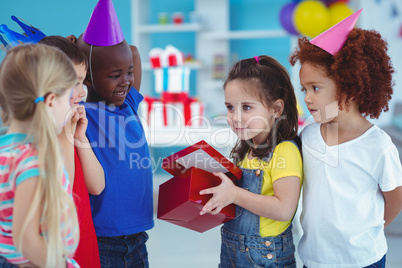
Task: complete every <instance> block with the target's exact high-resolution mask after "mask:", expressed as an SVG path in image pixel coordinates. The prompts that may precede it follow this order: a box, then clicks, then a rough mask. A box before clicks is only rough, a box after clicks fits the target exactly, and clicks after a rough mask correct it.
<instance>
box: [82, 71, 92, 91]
mask: <svg viewBox="0 0 402 268" xmlns="http://www.w3.org/2000/svg"><path fill="white" fill-rule="evenodd" d="M84 85H86V86H87V87H88V88H89V87H92V80H91V75H90V74H89V71H87V75H86V76H85V79H84Z"/></svg>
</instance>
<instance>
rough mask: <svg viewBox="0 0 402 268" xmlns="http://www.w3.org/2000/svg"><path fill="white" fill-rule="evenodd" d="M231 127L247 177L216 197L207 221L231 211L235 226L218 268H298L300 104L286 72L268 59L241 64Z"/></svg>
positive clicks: (228, 84)
mask: <svg viewBox="0 0 402 268" xmlns="http://www.w3.org/2000/svg"><path fill="white" fill-rule="evenodd" d="M224 89H225V105H226V107H227V110H228V112H227V120H228V123H229V125H230V126H231V128H232V130H233V131H234V132H235V133H236V135H237V136H238V137H239V142H238V143H237V145H236V146H235V147H234V149H233V150H232V153H231V157H233V158H234V162H235V163H236V164H237V165H239V166H240V167H241V168H242V170H243V175H242V178H241V180H240V181H237V182H235V183H233V182H232V181H231V180H230V179H229V178H228V177H227V176H226V175H225V174H223V173H221V172H218V173H215V175H216V176H218V177H220V178H221V179H222V183H221V184H220V185H219V186H217V187H214V188H209V189H205V190H202V191H201V194H213V197H212V198H211V199H210V200H209V202H208V203H207V204H206V205H205V206H204V208H203V209H202V211H201V214H205V213H211V214H217V213H219V212H220V211H221V209H222V208H223V207H225V206H227V205H229V204H231V203H234V204H236V205H237V207H236V218H235V219H234V220H232V221H229V222H227V223H225V224H224V226H223V227H222V247H221V260H220V266H219V267H296V261H295V256H294V252H295V246H294V244H293V237H292V232H291V229H292V224H291V222H292V219H293V215H294V214H295V211H296V208H297V203H298V199H299V194H300V187H301V185H302V184H301V183H302V170H303V168H302V161H301V154H300V151H299V149H298V148H300V140H299V138H298V137H297V128H298V113H297V103H296V97H295V94H294V91H293V87H292V84H291V82H290V78H289V75H288V72H287V71H286V69H285V68H284V67H283V66H282V65H280V64H279V63H278V62H277V61H276V60H275V59H273V58H271V57H269V56H259V57H254V58H250V59H245V60H242V61H239V62H237V63H236V64H235V65H234V66H233V67H232V69H231V70H230V72H229V76H228V78H227V80H226V81H225V84H224Z"/></svg>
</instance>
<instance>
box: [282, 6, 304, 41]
mask: <svg viewBox="0 0 402 268" xmlns="http://www.w3.org/2000/svg"><path fill="white" fill-rule="evenodd" d="M296 5H297V4H296V3H288V4H286V5H284V6H283V7H282V9H281V12H280V14H279V21H280V23H281V25H282V27H283V28H284V29H285V30H286V31H287V32H288V33H290V34H295V35H298V34H299V33H298V32H297V31H296V29H295V26H294V25H293V11H294V9H295V7H296Z"/></svg>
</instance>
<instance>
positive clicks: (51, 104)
mask: <svg viewBox="0 0 402 268" xmlns="http://www.w3.org/2000/svg"><path fill="white" fill-rule="evenodd" d="M55 98H56V94H54V93H53V92H50V93H48V94H46V97H45V100H44V102H45V105H46V106H48V107H50V108H52V107H54V105H55V104H54V100H55Z"/></svg>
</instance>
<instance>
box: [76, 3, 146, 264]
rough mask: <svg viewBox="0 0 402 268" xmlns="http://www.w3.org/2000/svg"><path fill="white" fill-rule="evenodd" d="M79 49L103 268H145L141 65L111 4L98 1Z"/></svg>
mask: <svg viewBox="0 0 402 268" xmlns="http://www.w3.org/2000/svg"><path fill="white" fill-rule="evenodd" d="M77 45H78V46H79V47H80V48H81V49H82V50H83V51H84V53H85V54H86V55H87V57H88V61H89V68H88V73H87V78H86V79H85V82H84V83H85V84H86V86H87V88H88V97H87V102H86V103H85V108H86V113H87V117H88V121H89V124H88V128H87V133H86V135H87V137H88V139H89V141H90V143H91V146H92V148H93V150H94V152H95V154H96V156H97V158H98V160H99V162H100V163H101V165H102V166H103V169H104V172H105V189H104V190H103V192H102V193H101V194H100V195H98V196H90V201H91V207H92V215H93V221H94V225H95V230H96V234H97V237H98V246H99V253H100V254H99V255H100V261H101V266H102V267H110V266H113V267H148V266H149V265H148V254H147V249H146V245H145V242H146V241H147V239H148V235H147V233H146V231H147V230H149V229H151V228H153V226H154V221H153V188H152V165H151V163H152V161H151V159H150V155H149V150H148V145H147V141H146V139H145V134H144V129H143V126H142V124H141V121H140V119H139V117H138V114H137V110H138V105H139V103H140V102H141V101H142V99H143V97H142V95H141V94H140V93H139V92H138V90H139V85H140V81H141V61H140V57H139V54H138V51H137V49H136V47H134V46H129V45H128V44H127V42H126V41H125V40H124V36H123V33H122V30H121V27H120V24H119V21H118V18H117V15H116V12H115V9H114V6H113V3H112V1H111V0H99V2H98V4H97V5H96V7H95V9H94V11H93V13H92V16H91V19H90V21H89V24H88V26H87V28H86V30H85V32H84V33H83V34H82V35H81V36H80V37H79V38H78V40H77Z"/></svg>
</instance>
